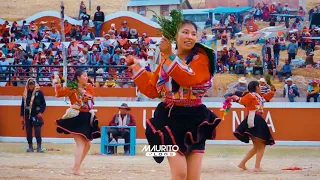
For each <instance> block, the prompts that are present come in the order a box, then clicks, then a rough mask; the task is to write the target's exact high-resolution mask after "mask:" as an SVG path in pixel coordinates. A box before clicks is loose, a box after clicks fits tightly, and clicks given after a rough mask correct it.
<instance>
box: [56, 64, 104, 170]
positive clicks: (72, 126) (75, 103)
mask: <svg viewBox="0 0 320 180" xmlns="http://www.w3.org/2000/svg"><path fill="white" fill-rule="evenodd" d="M55 91H56V96H57V97H69V99H70V102H71V107H70V108H69V109H68V110H67V112H66V114H65V115H64V116H63V117H62V118H61V119H59V120H56V124H57V132H58V133H65V134H72V136H73V138H74V140H75V142H76V150H75V162H74V168H73V173H74V174H75V175H81V173H80V166H81V163H82V161H83V160H84V158H85V157H86V155H87V153H88V151H89V149H90V141H91V140H93V139H96V138H99V137H100V129H99V127H98V120H97V118H96V116H95V115H94V112H93V109H92V108H93V97H94V89H93V87H92V84H90V83H88V75H87V73H86V72H85V71H84V70H83V69H78V70H77V71H76V73H75V76H74V80H73V81H72V82H70V83H68V86H67V87H61V85H60V84H56V85H55Z"/></svg>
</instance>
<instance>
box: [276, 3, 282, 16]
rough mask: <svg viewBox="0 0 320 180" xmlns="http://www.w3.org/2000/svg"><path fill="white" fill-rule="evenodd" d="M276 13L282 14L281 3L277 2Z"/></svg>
mask: <svg viewBox="0 0 320 180" xmlns="http://www.w3.org/2000/svg"><path fill="white" fill-rule="evenodd" d="M277 13H278V14H281V13H282V6H281V2H278V5H277Z"/></svg>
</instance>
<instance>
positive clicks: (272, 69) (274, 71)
mask: <svg viewBox="0 0 320 180" xmlns="http://www.w3.org/2000/svg"><path fill="white" fill-rule="evenodd" d="M267 69H268V74H269V75H271V76H272V77H273V78H275V77H276V74H277V65H276V63H275V62H274V58H271V61H268V63H267Z"/></svg>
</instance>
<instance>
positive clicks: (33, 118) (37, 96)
mask: <svg viewBox="0 0 320 180" xmlns="http://www.w3.org/2000/svg"><path fill="white" fill-rule="evenodd" d="M45 109H46V101H45V99H44V95H43V93H42V91H41V90H40V86H39V85H38V84H36V82H35V80H34V79H33V78H30V79H28V80H27V83H26V86H25V90H24V93H23V96H22V102H21V111H20V117H21V123H22V126H23V127H24V126H25V127H26V131H27V140H28V144H29V148H28V149H27V152H33V144H32V138H33V137H32V128H33V127H34V131H35V136H36V139H37V152H39V153H43V152H44V151H43V150H42V148H41V143H42V139H41V126H42V125H43V119H42V114H43V113H44V111H45Z"/></svg>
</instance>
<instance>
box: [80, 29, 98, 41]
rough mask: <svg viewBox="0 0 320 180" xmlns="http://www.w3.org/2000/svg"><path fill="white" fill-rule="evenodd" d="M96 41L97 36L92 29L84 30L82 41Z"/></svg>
mask: <svg viewBox="0 0 320 180" xmlns="http://www.w3.org/2000/svg"><path fill="white" fill-rule="evenodd" d="M94 39H95V36H94V34H93V33H92V32H91V28H88V29H84V30H83V31H82V36H81V40H82V41H93V40H94Z"/></svg>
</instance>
